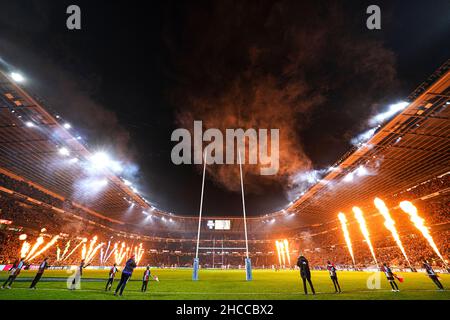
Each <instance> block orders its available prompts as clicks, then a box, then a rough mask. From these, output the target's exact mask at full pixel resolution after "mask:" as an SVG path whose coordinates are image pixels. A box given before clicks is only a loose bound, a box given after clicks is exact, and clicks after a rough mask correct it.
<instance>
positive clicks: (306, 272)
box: [297, 256, 316, 294]
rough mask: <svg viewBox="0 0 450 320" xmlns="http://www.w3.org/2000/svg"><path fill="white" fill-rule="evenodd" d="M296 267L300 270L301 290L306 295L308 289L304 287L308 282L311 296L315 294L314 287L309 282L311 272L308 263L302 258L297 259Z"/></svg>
mask: <svg viewBox="0 0 450 320" xmlns="http://www.w3.org/2000/svg"><path fill="white" fill-rule="evenodd" d="M297 266H298V267H299V268H300V276H301V277H302V280H303V289H304V290H305V294H308V288H307V287H306V281H308V283H309V286H310V287H311V291H312V293H313V294H316V292H315V291H314V286H313V284H312V282H311V270H310V269H309V262H308V260H307V259H306V258H305V257H304V256H300V257H298V260H297Z"/></svg>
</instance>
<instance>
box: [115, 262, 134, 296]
mask: <svg viewBox="0 0 450 320" xmlns="http://www.w3.org/2000/svg"><path fill="white" fill-rule="evenodd" d="M134 268H136V261H135V260H134V255H132V256H131V258H130V259H128V261H127V263H126V264H125V268H124V269H123V271H122V276H121V277H120V281H119V284H118V285H117V288H116V291H115V292H114V295H115V296H117V292H119V290H120V292H119V295H120V296H121V295H122V294H123V290H124V289H125V286H126V285H127V282H128V280H130V278H131V275H132V274H133V270H134Z"/></svg>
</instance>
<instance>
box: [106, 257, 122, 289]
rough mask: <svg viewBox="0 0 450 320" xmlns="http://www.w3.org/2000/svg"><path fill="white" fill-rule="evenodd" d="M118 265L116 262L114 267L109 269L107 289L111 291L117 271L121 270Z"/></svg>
mask: <svg viewBox="0 0 450 320" xmlns="http://www.w3.org/2000/svg"><path fill="white" fill-rule="evenodd" d="M116 265H117V264H115V263H114V265H113V266H112V268H111V269H110V270H109V276H108V281H107V282H106V288H105V291H111V287H112V285H113V282H114V278H115V276H116V273H117V271H119V269H117V267H116Z"/></svg>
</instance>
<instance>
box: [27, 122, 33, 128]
mask: <svg viewBox="0 0 450 320" xmlns="http://www.w3.org/2000/svg"><path fill="white" fill-rule="evenodd" d="M25 125H26V126H27V127H28V128H32V127H34V126H35V125H34V123H33V122H31V121H27V122H25Z"/></svg>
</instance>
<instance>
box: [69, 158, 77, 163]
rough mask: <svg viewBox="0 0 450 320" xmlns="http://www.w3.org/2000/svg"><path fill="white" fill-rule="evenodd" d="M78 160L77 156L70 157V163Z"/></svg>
mask: <svg viewBox="0 0 450 320" xmlns="http://www.w3.org/2000/svg"><path fill="white" fill-rule="evenodd" d="M78 161H79V159H78V158H72V159H70V163H77V162H78Z"/></svg>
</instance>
